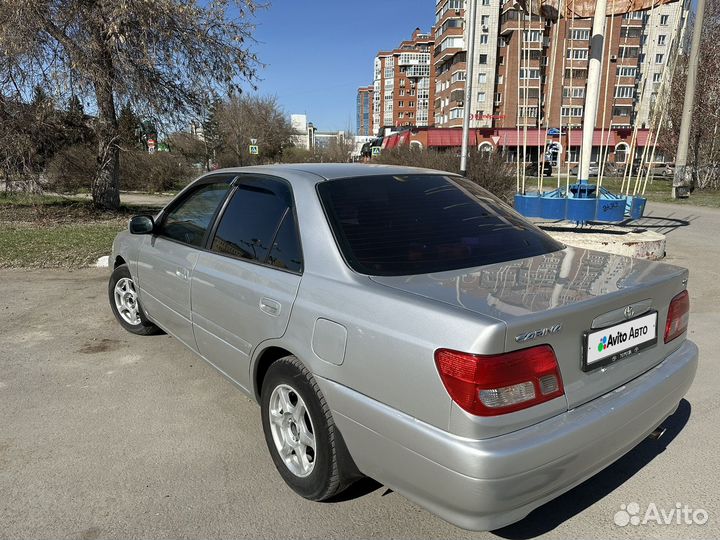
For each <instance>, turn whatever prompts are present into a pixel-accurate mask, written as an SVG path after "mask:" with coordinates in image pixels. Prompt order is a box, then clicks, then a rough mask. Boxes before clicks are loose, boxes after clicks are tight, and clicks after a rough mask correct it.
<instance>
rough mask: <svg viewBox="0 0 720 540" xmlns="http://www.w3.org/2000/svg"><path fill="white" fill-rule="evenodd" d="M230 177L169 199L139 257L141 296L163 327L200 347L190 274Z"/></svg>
mask: <svg viewBox="0 0 720 540" xmlns="http://www.w3.org/2000/svg"><path fill="white" fill-rule="evenodd" d="M231 179H232V177H229V178H228V177H217V178H213V177H210V178H208V179H207V180H203V181H201V182H200V183H198V184H197V185H195V186H194V187H193V188H192V189H191V190H189V191H188V192H186V193H184V194H183V195H182V196H181V197H180V198H178V199H177V200H176V201H174V202H173V203H171V205H170V206H168V208H167V210H166V211H165V212H164V213H163V215H162V216H161V218H160V221H159V223H158V226H157V232H156V234H155V235H153V236H152V237H151V238H150V239H149V240H146V241H145V243H144V244H143V246H142V248H141V250H140V255H139V257H138V281H139V287H140V301H141V302H142V305H143V308H144V310H145V311H146V312H147V314H148V316H149V317H150V318H151V319H152V320H153V321H154V322H156V323H157V324H158V326H160V327H161V328H162V329H163V330H165V331H167V332H168V333H170V334H172V335H173V336H175V337H176V338H177V339H179V340H180V341H182V342H183V343H185V345H187V346H188V347H190V348H191V349H193V350H196V349H197V347H196V343H195V338H194V335H193V330H192V323H191V316H190V276H191V274H192V271H193V268H194V267H195V264H196V263H197V260H198V253H199V248H200V247H201V246H202V245H203V242H204V241H205V240H206V236H207V234H208V233H209V228H210V225H211V223H212V221H213V217H214V216H215V214H216V213H217V211H218V208H219V206H220V204H221V203H222V201H223V200H224V198H225V197H226V195H227V192H228V190H229V182H230V180H231Z"/></svg>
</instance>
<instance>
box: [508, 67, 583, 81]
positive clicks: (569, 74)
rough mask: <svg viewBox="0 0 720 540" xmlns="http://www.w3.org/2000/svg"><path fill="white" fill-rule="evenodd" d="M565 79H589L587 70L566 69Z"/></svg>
mask: <svg viewBox="0 0 720 540" xmlns="http://www.w3.org/2000/svg"><path fill="white" fill-rule="evenodd" d="M520 78H521V79H522V77H520ZM538 78H539V77H538ZM565 78H566V79H587V69H570V68H565Z"/></svg>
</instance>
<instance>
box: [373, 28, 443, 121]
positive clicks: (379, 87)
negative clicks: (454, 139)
mask: <svg viewBox="0 0 720 540" xmlns="http://www.w3.org/2000/svg"><path fill="white" fill-rule="evenodd" d="M432 46H433V38H432V36H431V35H430V34H426V33H423V32H421V31H420V29H419V28H418V29H416V30H415V31H414V32H413V35H412V39H410V40H408V41H403V42H402V43H401V44H400V46H399V47H398V48H397V49H393V50H391V51H380V52H378V53H377V55H376V56H375V63H374V77H373V114H372V121H371V126H372V129H373V130H374V131H375V132H378V131H380V130H382V129H383V128H390V129H395V128H399V127H404V126H427V125H428V124H429V121H430V110H431V103H432V100H433V97H434V90H435V89H434V88H433V86H432V85H431V81H432V80H434V77H435V70H434V67H433V65H432V62H431V60H432Z"/></svg>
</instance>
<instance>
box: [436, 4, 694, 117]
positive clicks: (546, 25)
mask: <svg viewBox="0 0 720 540" xmlns="http://www.w3.org/2000/svg"><path fill="white" fill-rule="evenodd" d="M475 1H476V2H477V4H476V6H477V14H476V28H475V55H474V65H473V72H474V73H473V79H474V80H473V84H472V102H471V108H470V110H471V111H472V117H471V119H470V127H472V128H484V127H497V128H508V127H515V126H518V125H520V126H525V125H527V126H529V127H539V126H545V125H546V124H547V125H548V126H549V127H556V128H561V127H564V126H567V125H568V124H569V125H571V126H572V125H580V124H581V123H582V115H583V112H584V102H585V83H586V78H587V69H588V58H589V47H590V33H591V27H592V20H591V19H570V20H568V19H564V18H562V19H560V20H559V21H558V22H557V23H550V22H548V21H546V20H544V19H541V18H540V17H538V16H537V15H533V16H532V17H530V15H528V14H525V13H523V12H521V11H518V10H517V9H515V5H516V3H515V2H511V1H508V2H502V1H501V0H475ZM466 7H467V1H466V0H437V1H436V6H435V26H434V27H433V35H434V38H435V47H434V50H433V65H434V67H435V72H436V80H435V102H434V115H433V116H434V121H435V122H434V123H435V126H437V127H457V126H461V125H462V120H463V115H464V111H463V105H464V99H465V78H466V68H467V64H466V59H467V54H466V50H467V38H468V32H467V29H468V24H469V22H468V19H469V10H468V9H466ZM684 18H685V11H684V9H683V2H682V1H680V2H676V3H672V4H666V5H661V6H657V7H656V8H654V9H652V10H646V11H642V12H635V13H629V14H625V15H616V16H614V17H608V19H607V27H606V44H605V51H604V61H603V66H602V70H601V78H602V82H601V89H600V96H601V97H600V103H599V107H598V115H597V123H596V127H598V128H599V127H603V126H604V127H605V128H610V127H613V128H616V129H622V128H627V127H629V126H635V125H636V124H637V125H638V126H639V127H648V126H649V124H650V122H651V114H652V108H653V104H654V101H655V99H656V97H657V92H658V89H659V87H660V84H661V82H662V81H663V79H664V78H666V77H667V76H668V75H669V71H670V70H668V69H666V67H667V66H668V62H670V61H671V58H672V55H673V52H674V47H676V45H677V40H678V35H679V30H680V28H681V26H682V25H683V23H684ZM521 41H522V43H521ZM606 96H607V97H606ZM546 116H547V118H546Z"/></svg>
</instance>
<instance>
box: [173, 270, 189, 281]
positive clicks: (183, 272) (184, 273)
mask: <svg viewBox="0 0 720 540" xmlns="http://www.w3.org/2000/svg"><path fill="white" fill-rule="evenodd" d="M175 275H176V276H177V277H179V278H180V279H182V280H183V281H187V278H188V270H187V268H182V267H181V268H176V269H175Z"/></svg>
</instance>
